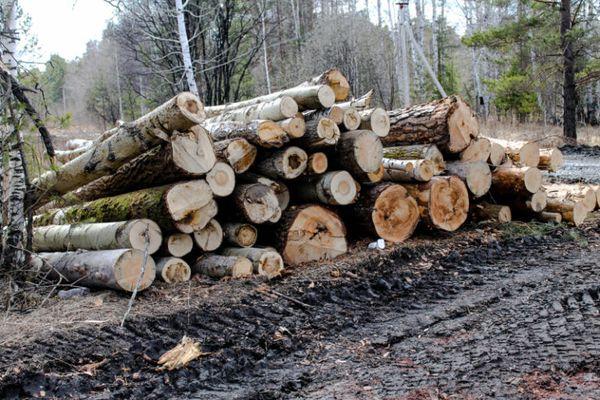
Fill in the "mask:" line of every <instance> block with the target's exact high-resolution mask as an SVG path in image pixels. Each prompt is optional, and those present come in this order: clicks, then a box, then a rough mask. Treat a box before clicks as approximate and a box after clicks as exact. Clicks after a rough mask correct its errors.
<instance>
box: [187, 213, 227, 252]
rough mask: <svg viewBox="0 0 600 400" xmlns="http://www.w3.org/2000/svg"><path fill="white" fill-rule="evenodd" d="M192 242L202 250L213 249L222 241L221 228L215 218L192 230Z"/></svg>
mask: <svg viewBox="0 0 600 400" xmlns="http://www.w3.org/2000/svg"><path fill="white" fill-rule="evenodd" d="M194 242H195V243H196V246H198V247H199V248H200V249H201V250H202V251H215V250H216V249H218V248H219V247H221V244H222V243H223V228H222V227H221V224H220V223H219V221H217V220H216V219H211V220H210V221H209V222H208V224H206V226H205V227H204V228H202V229H200V230H197V231H195V232H194Z"/></svg>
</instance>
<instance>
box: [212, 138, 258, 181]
mask: <svg viewBox="0 0 600 400" xmlns="http://www.w3.org/2000/svg"><path fill="white" fill-rule="evenodd" d="M214 149H215V154H216V156H217V158H218V159H219V160H221V161H225V162H227V163H228V164H229V165H230V166H231V168H233V171H234V172H235V173H236V174H242V173H244V172H246V171H248V170H249V169H250V167H251V166H252V165H253V164H254V161H255V160H256V155H257V153H258V152H257V150H256V146H254V145H253V144H251V143H250V142H248V141H247V140H246V139H241V138H238V139H227V140H222V141H220V142H215V144H214Z"/></svg>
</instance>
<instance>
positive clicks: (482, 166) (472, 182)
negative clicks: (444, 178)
mask: <svg viewBox="0 0 600 400" xmlns="http://www.w3.org/2000/svg"><path fill="white" fill-rule="evenodd" d="M466 164H467V165H466V166H465V167H466V168H467V172H466V176H465V183H466V184H467V188H468V189H469V191H470V192H471V193H472V194H473V196H475V197H476V198H478V197H481V196H483V195H485V194H486V193H487V192H489V190H490V187H491V186H492V171H491V170H490V167H489V166H488V165H487V163H485V162H482V161H479V162H469V163H466ZM451 165H452V163H449V164H448V166H451ZM449 170H451V167H449Z"/></svg>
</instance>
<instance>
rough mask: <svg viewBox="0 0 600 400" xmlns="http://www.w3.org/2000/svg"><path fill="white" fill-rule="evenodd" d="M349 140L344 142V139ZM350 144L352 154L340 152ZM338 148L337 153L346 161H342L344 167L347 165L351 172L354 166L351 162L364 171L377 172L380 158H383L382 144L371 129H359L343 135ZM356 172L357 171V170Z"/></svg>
mask: <svg viewBox="0 0 600 400" xmlns="http://www.w3.org/2000/svg"><path fill="white" fill-rule="evenodd" d="M347 140H348V141H349V142H348V143H346V141H347ZM350 143H351V144H352V146H351V149H352V152H353V154H342V153H343V152H345V150H346V149H347V148H348V147H349V144H350ZM340 145H341V146H340V148H339V149H338V155H339V157H341V158H342V159H341V160H340V162H342V161H344V159H345V160H346V161H347V162H348V164H346V163H344V164H343V165H344V166H345V167H348V168H349V169H350V171H351V172H353V171H354V170H355V169H356V168H352V167H353V165H352V164H353V163H356V167H358V169H359V170H360V171H364V172H377V170H379V166H380V165H381V159H382V158H383V145H382V144H381V140H380V139H379V137H378V136H377V135H375V134H373V132H371V131H366V130H359V131H352V132H349V133H347V134H345V135H344V137H343V138H342V140H341V141H340ZM357 172H358V171H357Z"/></svg>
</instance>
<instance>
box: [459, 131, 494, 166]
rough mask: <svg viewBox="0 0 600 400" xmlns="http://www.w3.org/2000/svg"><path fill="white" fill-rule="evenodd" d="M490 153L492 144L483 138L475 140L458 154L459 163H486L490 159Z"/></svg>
mask: <svg viewBox="0 0 600 400" xmlns="http://www.w3.org/2000/svg"><path fill="white" fill-rule="evenodd" d="M491 152H492V142H490V140H489V139H487V138H484V137H479V138H475V139H473V140H472V141H471V143H470V144H469V146H467V148H466V149H464V150H463V151H462V152H461V153H460V161H462V162H477V161H483V162H486V163H487V161H488V159H489V158H490V154H491Z"/></svg>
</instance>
